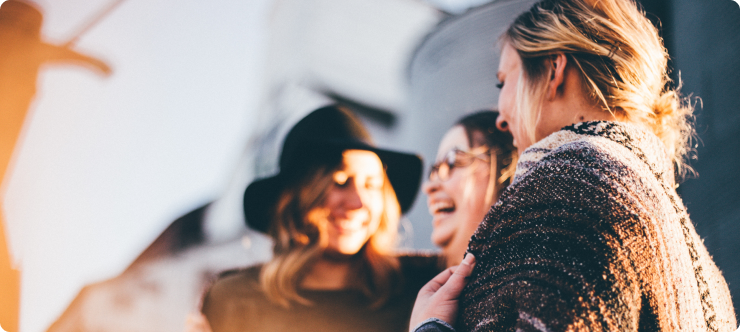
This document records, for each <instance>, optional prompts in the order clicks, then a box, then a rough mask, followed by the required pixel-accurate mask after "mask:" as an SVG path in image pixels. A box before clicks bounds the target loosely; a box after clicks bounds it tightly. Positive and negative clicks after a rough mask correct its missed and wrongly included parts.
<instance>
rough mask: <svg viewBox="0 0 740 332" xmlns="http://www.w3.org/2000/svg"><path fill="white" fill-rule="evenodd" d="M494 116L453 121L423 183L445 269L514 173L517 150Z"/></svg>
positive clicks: (460, 256) (460, 254)
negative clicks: (497, 126)
mask: <svg viewBox="0 0 740 332" xmlns="http://www.w3.org/2000/svg"><path fill="white" fill-rule="evenodd" d="M497 117H498V112H492V111H480V112H476V113H472V114H469V115H466V116H464V117H463V118H462V119H460V120H459V121H458V122H457V123H455V125H454V126H452V128H450V130H448V131H447V133H445V135H444V137H443V138H442V141H440V143H439V149H438V150H437V161H436V162H435V163H434V165H432V168H431V170H430V171H429V178H428V180H427V181H426V182H425V183H424V185H423V189H422V190H423V191H424V193H426V194H427V206H428V208H429V213H430V214H431V215H432V218H433V219H432V226H433V230H432V242H433V243H434V244H435V245H436V246H438V247H439V248H441V249H442V256H443V258H444V260H445V263H446V265H447V267H450V266H454V265H458V264H460V262H461V261H462V259H463V255H464V254H465V250H466V249H467V248H468V241H470V236H472V235H473V232H474V231H475V230H476V229H477V228H478V225H479V224H480V222H481V221H482V220H483V217H485V215H486V213H487V212H488V210H489V209H490V208H491V205H492V204H493V203H494V202H495V201H496V200H498V197H499V195H500V194H501V191H503V189H504V188H506V186H508V185H509V182H510V181H511V178H512V176H513V175H514V167H515V165H516V148H514V146H513V145H512V137H511V134H509V133H508V132H502V131H500V130H499V129H497V128H496V118H497Z"/></svg>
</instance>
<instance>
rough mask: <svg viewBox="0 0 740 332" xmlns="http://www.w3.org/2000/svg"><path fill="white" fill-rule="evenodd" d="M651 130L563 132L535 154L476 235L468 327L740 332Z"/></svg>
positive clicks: (462, 326)
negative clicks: (737, 330) (737, 331)
mask: <svg viewBox="0 0 740 332" xmlns="http://www.w3.org/2000/svg"><path fill="white" fill-rule="evenodd" d="M673 176H674V173H673V168H672V162H671V160H670V159H669V158H668V157H667V153H666V151H665V148H664V145H663V144H662V143H661V141H660V140H659V139H658V137H656V136H655V135H653V134H652V133H651V132H649V131H647V130H644V129H641V128H638V127H636V126H632V125H627V124H622V123H614V122H603V121H601V122H586V123H578V124H575V125H571V126H568V127H565V128H563V129H562V130H560V131H558V132H555V133H553V134H552V135H550V136H548V137H546V138H544V139H543V140H541V141H539V142H537V143H536V144H534V145H532V146H531V147H529V148H528V149H527V150H526V151H524V153H523V154H522V156H521V157H520V161H519V163H518V165H517V171H516V176H515V179H514V181H513V183H512V185H511V186H509V188H507V189H506V190H505V191H504V193H503V194H502V196H501V198H500V200H499V201H498V202H497V203H496V204H495V205H494V206H493V207H492V209H491V210H490V211H489V213H488V215H487V216H486V218H485V219H484V221H483V223H482V224H481V226H480V227H479V228H478V230H477V231H476V233H475V234H474V235H473V237H472V239H471V242H470V245H469V251H470V252H472V253H473V254H475V256H476V262H477V263H476V266H475V269H474V271H473V275H472V276H471V277H470V279H469V282H468V285H467V286H466V288H465V290H464V292H463V295H462V297H461V302H460V305H461V308H460V311H459V313H460V317H459V319H458V325H459V326H458V327H457V328H458V329H459V330H468V331H514V330H517V331H518V330H523V331H735V329H736V328H737V325H736V318H735V313H734V309H733V306H732V300H731V299H730V292H729V289H728V287H727V284H726V283H725V280H724V278H723V277H722V274H721V272H720V271H719V269H718V268H717V266H716V265H715V264H714V262H713V261H712V258H711V256H710V255H709V253H708V252H707V250H706V248H705V247H704V245H703V243H702V240H701V238H700V237H699V236H698V235H697V233H696V231H695V230H694V226H693V224H692V223H691V221H690V219H689V216H688V214H687V212H686V209H685V207H684V206H683V204H682V202H681V199H680V197H679V196H678V195H677V193H676V190H675V185H674V180H673Z"/></svg>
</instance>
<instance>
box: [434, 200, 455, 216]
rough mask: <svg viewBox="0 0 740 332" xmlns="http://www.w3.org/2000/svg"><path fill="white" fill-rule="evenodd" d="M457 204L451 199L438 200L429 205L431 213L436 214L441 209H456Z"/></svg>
mask: <svg viewBox="0 0 740 332" xmlns="http://www.w3.org/2000/svg"><path fill="white" fill-rule="evenodd" d="M454 208H455V204H454V203H452V202H449V201H442V202H436V203H434V204H432V205H431V206H430V207H429V213H431V214H435V213H438V212H440V211H441V210H446V209H454Z"/></svg>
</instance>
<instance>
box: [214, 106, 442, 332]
mask: <svg viewBox="0 0 740 332" xmlns="http://www.w3.org/2000/svg"><path fill="white" fill-rule="evenodd" d="M420 181H421V160H420V159H419V157H417V156H416V155H412V154H406V153H400V152H393V151H388V150H383V149H379V148H376V147H374V146H372V145H371V144H370V142H369V136H368V134H367V132H366V130H365V129H364V127H362V125H361V124H360V123H359V121H358V120H357V119H355V118H354V116H352V114H351V113H349V112H348V111H346V110H344V109H342V108H339V107H335V106H328V107H324V108H321V109H318V110H316V111H314V112H312V113H311V114H309V115H308V116H306V117H305V118H303V119H302V120H301V121H299V122H298V123H297V124H296V125H295V126H294V127H293V128H292V129H291V131H290V132H289V133H288V136H287V137H286V139H285V142H284V144H283V150H282V152H281V156H280V173H278V174H277V175H275V176H273V177H269V178H266V179H261V180H258V181H255V182H253V183H252V184H250V185H249V187H248V188H247V190H246V192H245V195H244V209H245V214H246V219H247V223H248V225H249V226H250V227H251V228H253V229H256V230H258V231H261V232H265V233H267V234H268V235H270V236H271V237H272V238H273V240H274V248H273V254H274V255H273V258H272V260H271V261H269V262H267V263H265V264H264V265H260V266H255V267H251V268H247V269H242V270H236V271H229V272H225V273H222V274H221V276H220V277H219V279H218V280H217V281H216V282H215V283H214V284H213V285H212V286H211V288H210V289H209V290H208V291H207V293H206V294H205V296H204V298H203V304H202V313H203V316H204V317H205V321H201V322H200V323H201V325H204V326H206V327H210V329H211V330H212V331H213V332H222V331H350V330H352V331H404V330H406V329H407V327H408V319H409V316H410V313H411V308H412V305H413V301H414V299H415V297H416V293H417V292H418V290H419V289H420V288H421V286H422V285H423V284H424V283H426V282H427V281H428V280H429V279H431V278H432V277H433V276H434V275H436V274H437V272H439V269H438V268H437V266H438V265H439V263H438V261H437V259H436V257H430V256H407V255H406V256H397V255H396V253H395V252H394V248H395V237H396V234H397V231H398V222H399V218H400V215H401V214H402V213H403V212H405V211H407V210H408V208H409V207H410V206H411V203H412V202H413V200H414V198H415V196H416V193H417V190H418V187H419V183H420Z"/></svg>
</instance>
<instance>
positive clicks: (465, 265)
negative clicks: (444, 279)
mask: <svg viewBox="0 0 740 332" xmlns="http://www.w3.org/2000/svg"><path fill="white" fill-rule="evenodd" d="M473 267H475V256H473V254H471V253H467V254H466V255H465V258H464V259H463V261H462V263H460V265H458V267H457V269H456V270H455V274H456V275H459V276H462V277H463V278H467V277H469V276H470V274H471V273H473Z"/></svg>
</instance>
